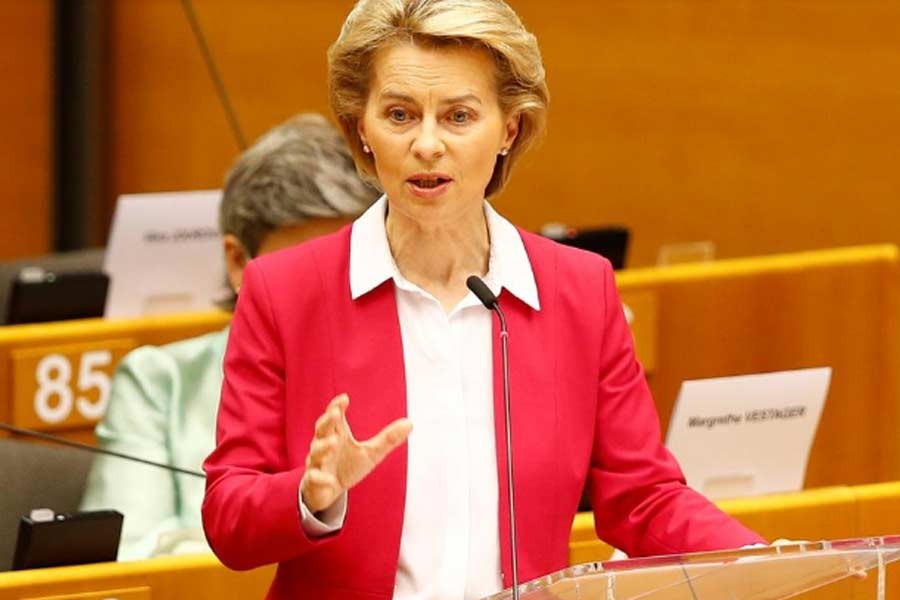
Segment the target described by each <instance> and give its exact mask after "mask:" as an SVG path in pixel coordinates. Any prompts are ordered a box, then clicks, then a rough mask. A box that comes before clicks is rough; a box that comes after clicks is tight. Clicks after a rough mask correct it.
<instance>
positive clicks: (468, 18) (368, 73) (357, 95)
mask: <svg viewBox="0 0 900 600" xmlns="http://www.w3.org/2000/svg"><path fill="white" fill-rule="evenodd" d="M397 42H415V43H422V44H427V45H432V46H442V45H452V44H457V45H465V46H471V47H475V48H483V49H485V50H487V51H488V52H489V53H490V54H491V56H492V57H493V59H494V63H495V64H496V67H497V95H498V99H499V103H500V108H501V110H502V111H503V113H504V114H505V115H512V114H518V115H519V133H518V135H517V136H516V139H515V140H514V142H513V144H512V147H511V148H510V149H509V153H508V154H507V155H506V156H498V157H497V162H496V164H495V166H494V172H493V175H492V176H491V179H490V182H489V183H488V185H487V188H486V189H485V197H489V196H492V195H493V194H495V193H497V192H498V191H500V190H501V189H502V188H503V186H504V185H505V184H506V182H507V180H508V179H509V175H510V171H511V170H512V167H513V165H514V164H515V163H516V162H517V161H518V159H519V158H520V157H521V156H522V155H523V154H524V153H525V152H526V151H527V150H528V148H529V147H530V146H531V145H532V144H533V143H534V142H535V141H536V140H537V139H538V138H539V137H540V136H541V134H542V133H543V132H544V128H545V126H546V120H547V105H548V103H549V100H550V93H549V91H548V89H547V83H546V81H545V74H544V65H543V63H542V62H541V52H540V49H539V48H538V44H537V39H536V38H535V37H534V35H532V34H531V33H529V32H528V31H527V30H526V29H525V27H524V25H522V21H521V20H520V19H519V17H518V15H516V13H515V12H514V11H513V10H512V9H511V8H510V7H509V6H508V5H507V4H506V3H505V2H503V1H502V0H359V1H358V2H357V3H356V6H354V7H353V10H352V11H350V14H349V15H348V16H347V20H346V21H345V22H344V26H343V27H342V28H341V33H340V35H339V36H338V39H337V41H335V42H334V44H332V46H331V48H329V49H328V86H329V94H330V99H331V108H332V110H334V113H335V116H336V117H337V120H338V122H339V123H340V125H341V129H343V131H344V136H345V137H346V139H347V144H348V145H349V147H350V151H351V153H352V155H353V159H354V161H355V162H356V166H357V168H358V169H359V171H360V173H362V174H363V175H364V176H366V177H368V178H372V179H374V178H375V165H374V161H373V159H372V156H371V155H369V154H367V153H365V152H364V151H363V146H362V141H361V140H360V138H359V134H358V131H357V123H358V121H359V119H360V117H361V116H362V114H363V112H364V111H365V107H366V101H367V100H368V95H369V83H370V80H371V77H372V63H373V59H374V56H375V53H376V52H377V51H378V50H379V49H381V48H383V47H386V46H388V45H389V44H392V43H397Z"/></svg>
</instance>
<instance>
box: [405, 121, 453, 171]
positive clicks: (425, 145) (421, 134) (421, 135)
mask: <svg viewBox="0 0 900 600" xmlns="http://www.w3.org/2000/svg"><path fill="white" fill-rule="evenodd" d="M446 150H447V148H446V146H445V145H444V141H443V140H442V139H441V136H440V131H439V130H438V127H437V124H436V123H434V122H433V121H428V120H426V121H424V122H423V123H422V125H421V127H420V128H419V131H418V135H416V137H415V139H414V140H413V144H412V151H413V154H414V155H415V156H416V158H418V159H420V160H423V161H426V162H431V161H434V160H435V159H438V158H440V157H441V156H443V155H444V152H446Z"/></svg>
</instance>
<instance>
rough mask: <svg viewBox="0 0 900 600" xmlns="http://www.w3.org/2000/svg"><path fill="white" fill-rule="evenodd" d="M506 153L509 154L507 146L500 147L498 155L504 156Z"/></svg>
mask: <svg viewBox="0 0 900 600" xmlns="http://www.w3.org/2000/svg"><path fill="white" fill-rule="evenodd" d="M507 154H509V148H501V149H500V156H506V155H507Z"/></svg>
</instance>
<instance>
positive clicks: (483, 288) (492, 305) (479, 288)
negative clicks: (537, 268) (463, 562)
mask: <svg viewBox="0 0 900 600" xmlns="http://www.w3.org/2000/svg"><path fill="white" fill-rule="evenodd" d="M466 287H468V288H469V290H471V292H472V293H473V294H475V297H476V298H478V299H479V300H480V301H481V303H482V304H484V307H485V308H486V309H488V310H492V311H494V312H495V313H497V318H498V319H499V320H500V357H501V364H502V365H503V410H504V412H505V413H506V414H505V417H506V418H505V421H506V422H505V426H506V427H505V429H506V484H507V486H508V487H507V489H508V494H507V499H508V500H509V547H510V553H511V554H512V597H513V600H519V560H518V554H519V548H518V545H517V543H516V502H515V498H514V496H515V493H514V492H513V449H512V419H511V417H510V405H509V347H508V338H509V331H508V330H507V329H506V317H505V316H504V315H503V311H502V310H501V309H500V302H499V301H498V300H497V296H495V295H494V292H492V291H491V290H490V288H488V286H487V284H485V283H484V281H482V280H481V278H480V277H478V276H477V275H471V276H469V278H468V279H466Z"/></svg>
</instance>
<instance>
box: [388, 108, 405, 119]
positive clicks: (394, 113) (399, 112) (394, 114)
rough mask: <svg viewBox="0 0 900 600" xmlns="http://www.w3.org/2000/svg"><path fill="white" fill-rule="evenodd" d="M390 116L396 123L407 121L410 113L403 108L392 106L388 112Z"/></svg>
mask: <svg viewBox="0 0 900 600" xmlns="http://www.w3.org/2000/svg"><path fill="white" fill-rule="evenodd" d="M388 116H389V117H390V118H391V120H392V121H394V122H395V123H405V122H406V120H407V119H409V115H408V114H406V111H405V110H403V109H402V108H392V109H391V110H390V111H389V112H388Z"/></svg>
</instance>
